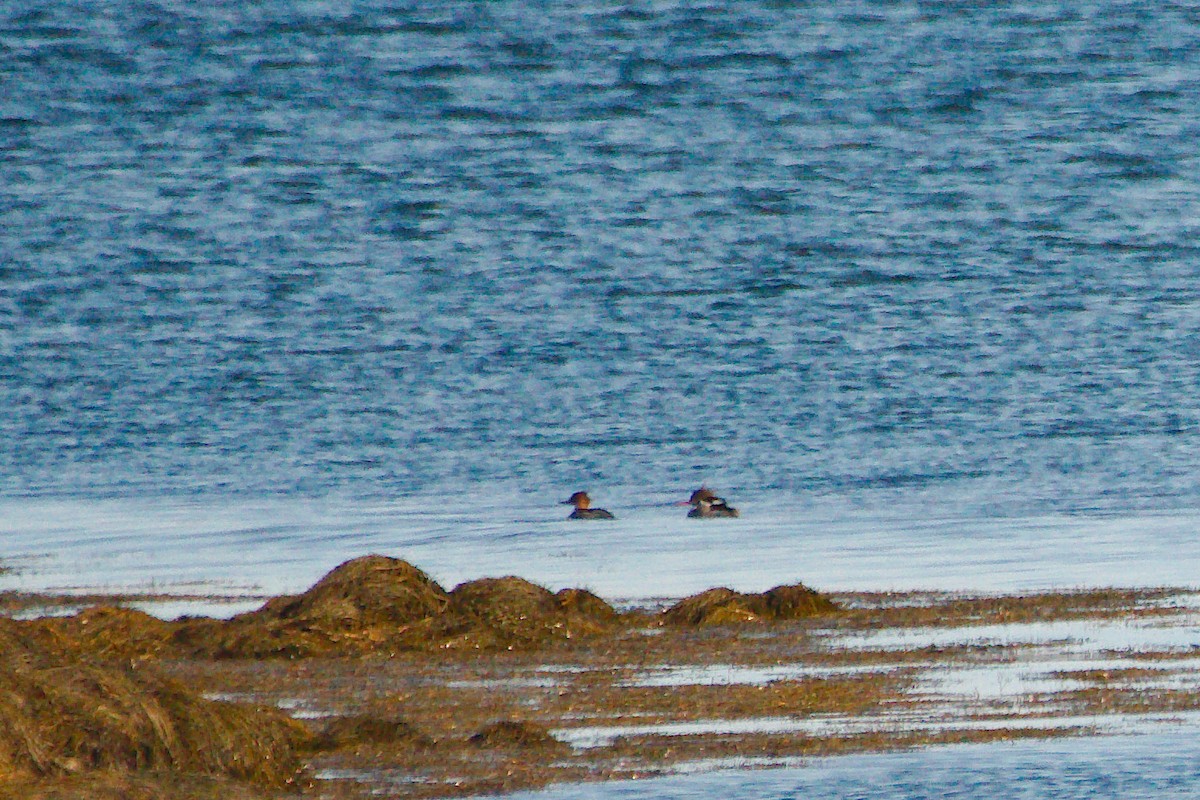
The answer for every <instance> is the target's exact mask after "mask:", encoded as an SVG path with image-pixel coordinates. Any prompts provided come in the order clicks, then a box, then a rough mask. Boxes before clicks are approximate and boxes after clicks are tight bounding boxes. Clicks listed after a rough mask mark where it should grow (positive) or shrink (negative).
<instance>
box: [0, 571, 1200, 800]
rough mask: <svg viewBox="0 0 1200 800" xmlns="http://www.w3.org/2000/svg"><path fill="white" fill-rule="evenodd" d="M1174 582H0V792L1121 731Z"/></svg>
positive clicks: (1198, 688)
mask: <svg viewBox="0 0 1200 800" xmlns="http://www.w3.org/2000/svg"><path fill="white" fill-rule="evenodd" d="M192 599H193V600H198V599H201V598H192ZM210 599H211V600H212V601H214V602H217V601H219V599H220V598H215V597H214V598H210ZM1198 600H1200V596H1198V595H1197V593H1196V592H1195V590H1193V589H1189V588H1145V589H1073V590H1070V591H1058V592H1041V593H1035V594H987V595H984V594H981V595H978V596H972V595H969V594H965V593H961V592H910V593H906V592H885V593H877V592H840V593H829V594H822V593H819V592H815V591H813V590H811V589H809V588H808V587H805V586H803V585H800V584H795V585H790V586H779V587H775V588H774V589H771V590H769V591H767V592H762V593H755V594H744V593H739V592H734V591H731V590H728V589H723V588H715V589H710V590H708V591H706V592H702V593H699V594H697V595H693V596H691V597H687V598H683V599H680V600H676V601H663V602H661V603H656V604H652V605H641V606H627V607H615V606H614V605H612V604H610V603H608V602H607V601H605V600H603V599H602V598H600V597H597V596H596V595H594V594H592V593H590V592H588V591H585V590H578V589H567V590H563V591H560V592H558V593H552V592H550V591H549V590H546V589H544V588H542V587H539V586H537V585H535V584H532V583H529V582H528V581H524V580H523V579H521V578H516V577H512V576H508V577H502V578H484V579H479V580H475V581H468V582H466V583H464V584H461V585H459V586H457V587H455V588H454V589H452V590H449V591H447V590H445V589H443V588H442V587H441V586H439V585H437V584H436V582H434V581H432V580H431V579H430V578H428V576H426V575H425V574H424V573H423V572H422V571H421V570H419V569H418V568H416V567H414V566H412V565H411V564H408V563H407V562H403V561H399V560H397V559H390V558H385V557H383V556H368V557H364V558H360V559H355V560H352V561H349V562H346V563H345V564H343V565H341V566H340V567H338V568H337V569H335V570H333V571H332V572H330V573H329V574H328V575H327V576H326V577H325V578H323V579H322V580H321V581H319V582H318V583H317V584H315V585H314V586H313V587H312V588H310V589H309V590H308V591H306V592H304V593H302V594H299V595H294V596H286V597H275V598H269V599H266V601H265V603H263V604H262V606H261V608H257V609H255V610H253V611H249V612H246V613H243V614H238V615H236V616H234V617H232V618H230V619H214V618H208V617H181V618H179V619H174V620H166V619H162V618H160V616H156V615H155V614H152V613H147V611H146V610H147V609H148V610H150V611H154V610H155V608H156V606H157V605H158V604H161V608H172V607H173V606H172V605H171V604H173V603H177V602H178V598H173V597H168V596H156V595H147V596H139V595H135V594H121V595H111V596H105V595H102V594H99V595H90V596H88V597H86V598H81V597H79V596H75V595H70V594H63V595H57V596H40V595H35V594H20V593H8V594H6V595H5V596H3V597H2V598H0V607H2V608H3V609H4V610H5V614H6V615H7V616H8V617H10V618H9V619H5V620H0V622H3V625H2V626H0V637H3V639H4V644H5V646H4V647H3V648H0V652H2V653H4V654H5V656H6V658H4V659H2V660H3V662H4V664H3V668H4V669H5V670H6V671H7V672H8V673H11V674H10V675H7V676H6V681H5V683H4V685H6V686H9V687H13V688H11V689H8V690H7V691H8V692H9V693H10V694H11V695H12V697H10V698H9V700H10V701H11V702H10V703H8V704H7V708H9V709H10V711H7V712H5V713H6V714H7V715H8V716H9V717H11V719H8V720H7V722H8V723H9V724H7V725H5V726H4V728H5V730H4V732H0V744H2V745H3V746H2V747H0V775H3V776H4V777H5V781H4V785H5V786H6V787H9V788H6V789H4V790H0V796H11V797H50V796H54V797H106V796H132V797H137V796H147V797H150V796H154V797H178V798H201V797H218V796H222V797H224V796H235V797H236V796H258V797H263V796H276V795H278V796H286V795H291V796H302V797H328V798H357V797H364V798H365V797H378V796H389V797H406V798H426V797H465V796H473V795H484V794H497V793H505V792H511V791H518V790H523V789H532V788H538V787H543V786H549V785H553V784H564V783H575V782H585V781H598V780H615V779H631V778H643V777H649V776H658V775H670V774H676V773H682V772H696V771H706V770H718V769H730V768H735V769H737V768H740V769H749V768H765V767H771V766H794V765H796V764H798V763H803V760H804V759H806V758H812V757H815V756H828V755H836V754H844V753H852V752H860V753H861V752H878V751H888V750H897V749H906V748H914V747H921V746H925V745H932V744H941V743H954V742H992V741H999V740H1015V739H1022V738H1042V737H1058V736H1082V735H1105V734H1107V733H1112V732H1128V731H1137V730H1143V729H1147V728H1152V727H1153V726H1155V725H1160V724H1164V723H1168V722H1171V721H1177V720H1186V719H1189V718H1191V717H1192V716H1200V714H1198V712H1200V642H1197V623H1198V622H1200V602H1198ZM56 609H58V610H60V611H61V613H57V612H56ZM12 617H18V619H13V618H12ZM196 752H203V753H206V754H208V755H207V756H206V758H203V759H197V758H195V757H194V756H193V755H190V754H193V753H196Z"/></svg>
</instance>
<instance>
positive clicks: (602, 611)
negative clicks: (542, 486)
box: [172, 556, 617, 658]
mask: <svg viewBox="0 0 1200 800" xmlns="http://www.w3.org/2000/svg"><path fill="white" fill-rule="evenodd" d="M616 619H617V613H616V612H615V611H614V610H613V608H612V606H610V605H609V604H608V603H606V602H604V601H603V600H601V599H600V598H599V597H597V596H596V595H594V594H592V593H591V592H587V591H584V590H582V589H567V590H563V591H561V592H559V593H558V594H557V595H555V594H552V593H551V592H550V591H548V590H547V589H544V588H542V587H540V586H536V585H535V584H532V583H530V582H529V581H527V580H524V579H522V578H515V577H507V578H484V579H481V580H476V581H469V582H467V583H464V584H462V585H461V586H459V587H457V588H456V589H454V591H452V592H449V593H447V592H446V591H445V590H444V589H442V587H441V586H439V585H438V584H437V583H435V582H434V581H433V580H432V579H430V578H429V577H428V576H427V575H426V574H425V573H424V572H422V571H421V570H419V569H417V568H416V567H414V566H412V565H411V564H409V563H407V562H405V561H401V560H399V559H394V558H387V557H385V556H366V557H364V558H358V559H354V560H353V561H347V562H346V563H345V564H342V565H341V566H339V567H338V568H336V569H334V570H333V571H332V572H330V573H329V574H328V575H326V576H325V577H324V578H322V579H321V580H320V581H319V582H317V583H316V584H315V585H314V586H313V587H312V588H311V589H309V590H308V591H307V592H304V593H303V594H300V595H295V596H291V597H280V598H276V599H274V600H271V601H269V602H268V603H266V604H265V605H264V606H263V607H262V608H260V609H258V610H257V611H252V612H250V613H248V614H241V615H239V616H237V617H234V618H233V619H231V620H228V621H222V620H203V619H196V620H188V621H186V622H185V623H181V624H180V625H179V626H178V627H177V628H176V629H175V631H174V633H173V634H172V643H173V645H175V646H177V647H178V648H179V650H180V651H181V652H182V653H184V654H187V655H192V656H210V657H217V658H227V657H232V658H267V657H274V656H283V657H290V658H300V657H306V656H315V655H331V654H338V655H354V654H366V653H378V652H389V651H398V650H431V649H437V648H443V647H450V648H456V647H458V648H478V649H517V648H526V647H531V646H536V645H538V644H541V643H543V642H546V641H549V640H554V639H563V640H566V639H572V638H574V637H577V636H585V635H590V634H594V633H598V632H601V631H604V630H608V629H609V628H610V627H611V625H612V624H613V623H614V622H615V621H616Z"/></svg>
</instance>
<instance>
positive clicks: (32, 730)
mask: <svg viewBox="0 0 1200 800" xmlns="http://www.w3.org/2000/svg"><path fill="white" fill-rule="evenodd" d="M309 739H310V734H308V733H307V731H306V730H305V728H304V727H303V726H302V725H301V724H300V723H298V722H296V721H294V720H291V719H289V718H288V717H287V716H286V715H284V714H283V713H282V712H279V711H275V710H271V709H261V708H255V707H251V706H242V705H234V704H229V703H221V702H215V701H210V700H205V699H204V698H201V697H199V696H198V695H196V694H194V693H192V692H190V691H188V690H187V689H185V688H184V687H183V686H182V685H180V684H178V683H176V682H174V681H171V680H168V679H166V678H163V677H161V676H159V675H157V674H156V673H155V672H153V671H152V670H148V669H146V668H145V667H137V666H134V665H131V664H130V663H129V662H124V663H119V662H116V661H105V660H101V659H95V658H93V657H91V656H90V655H89V654H87V653H86V652H85V651H83V650H82V649H81V647H80V645H79V643H78V642H77V641H74V640H72V639H71V638H70V637H69V636H65V635H63V634H62V633H61V632H60V631H56V630H55V629H53V628H50V627H46V626H38V625H30V624H28V623H22V622H15V621H12V620H7V619H0V783H7V782H11V783H14V784H15V783H17V782H19V781H22V780H31V779H32V780H36V779H41V778H57V777H62V776H72V775H76V776H79V775H90V774H103V775H105V776H108V777H109V778H111V776H113V775H150V774H155V775H157V774H164V773H165V774H169V775H174V776H189V775H191V776H204V777H209V778H211V777H213V776H216V777H220V778H222V779H230V780H234V781H240V782H246V783H250V784H254V785H257V786H262V787H269V786H277V787H278V786H283V785H285V784H287V783H288V782H289V781H291V780H292V779H294V777H295V776H296V774H297V772H298V770H299V768H300V758H299V755H298V752H299V750H300V748H302V747H304V746H306V745H307V743H308V741H309ZM107 779H108V778H106V780H107Z"/></svg>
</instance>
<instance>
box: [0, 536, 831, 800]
mask: <svg viewBox="0 0 1200 800" xmlns="http://www.w3.org/2000/svg"><path fill="white" fill-rule="evenodd" d="M796 591H803V592H805V593H810V594H811V595H812V596H813V597H816V596H817V595H816V593H812V592H809V590H807V589H803V587H796ZM776 594H779V592H776ZM734 595H735V593H730V595H729V596H728V597H723V598H722V601H721V602H717V601H714V600H712V599H711V598H710V599H708V600H705V601H704V602H703V605H704V607H705V609H707V611H704V612H701V611H696V610H692V611H687V612H686V613H685V612H682V611H680V610H679V609H678V608H674V609H668V610H667V611H666V612H664V613H662V614H659V615H657V617H656V616H655V615H648V614H645V613H628V614H619V613H618V612H617V611H616V610H614V609H613V607H612V606H611V605H609V604H608V603H607V602H605V601H604V600H602V599H601V598H599V597H597V596H595V595H594V594H592V593H590V592H587V591H585V590H582V589H567V590H563V591H560V592H557V593H553V592H550V591H549V590H547V589H545V588H543V587H540V586H537V585H535V584H533V583H530V582H529V581H526V580H524V579H522V578H518V577H514V576H508V577H501V578H483V579H480V580H474V581H469V582H466V583H463V584H461V585H459V586H457V587H455V588H454V589H452V590H449V591H447V590H446V589H444V588H443V587H441V586H439V585H438V584H437V583H436V582H435V581H433V580H432V579H430V578H429V577H428V576H427V575H426V574H425V573H424V572H422V571H421V570H420V569H418V568H416V567H414V566H413V565H411V564H408V563H407V562H404V561H401V560H398V559H393V558H387V557H384V556H366V557H364V558H359V559H355V560H353V561H349V562H347V563H345V564H342V565H341V566H339V567H337V568H336V569H334V570H332V571H331V572H330V573H329V574H328V575H326V576H325V577H324V578H322V579H321V580H320V581H318V582H317V583H316V584H315V585H314V586H313V587H312V588H310V589H309V590H308V591H306V592H304V593H302V594H300V595H296V596H289V597H277V598H273V599H270V600H268V601H267V602H266V603H264V605H263V606H262V607H261V608H259V609H258V610H255V611H252V612H249V613H246V614H242V615H239V616H236V617H233V618H231V619H229V620H218V619H208V618H192V619H181V620H178V621H164V620H161V619H158V618H156V617H154V616H151V615H150V614H147V613H144V612H142V611H138V610H134V609H131V608H125V607H121V606H118V605H96V606H93V607H89V608H86V609H85V610H83V611H80V612H78V613H76V614H73V615H70V616H63V617H45V618H39V619H32V620H26V621H17V620H13V619H5V618H0V687H3V688H0V777H2V778H3V779H4V780H3V786H4V787H6V788H0V796H13V797H17V796H20V797H36V796H39V795H42V794H46V795H47V796H49V795H54V796H75V795H79V796H105V795H113V796H130V797H136V796H139V795H143V794H144V795H146V796H154V795H155V794H156V793H157V792H158V789H159V788H160V783H161V782H162V781H164V780H167V781H169V782H170V783H172V785H184V784H186V785H187V787H188V788H187V789H186V790H183V789H178V788H177V789H176V790H174V791H173V792H172V794H173V796H184V797H191V796H195V797H207V796H210V795H211V796H237V795H238V794H239V792H242V791H250V790H251V789H252V790H253V791H257V792H263V791H268V792H270V791H277V790H282V789H286V788H295V787H297V786H299V785H300V784H301V783H303V782H304V780H305V778H304V776H303V772H304V764H305V763H306V760H308V759H310V758H311V757H312V755H313V754H314V753H320V752H324V751H344V750H347V749H349V750H351V751H353V752H362V751H363V750H364V749H367V750H369V749H370V748H372V747H387V748H389V749H392V750H397V749H399V750H403V751H414V752H418V753H424V752H428V751H431V749H433V748H435V747H436V748H439V749H440V750H441V751H442V752H443V753H444V752H445V751H446V750H447V748H448V747H449V745H447V744H446V743H445V742H441V743H437V742H435V740H434V739H432V738H430V737H429V736H428V735H427V734H426V733H424V732H422V731H420V730H418V729H416V728H415V727H414V726H412V725H411V724H409V723H408V722H406V721H405V720H403V719H396V718H388V717H386V716H384V717H381V716H369V717H362V716H359V717H354V716H346V717H339V718H338V719H336V720H334V721H333V722H331V723H330V724H328V725H318V724H311V723H310V724H304V723H301V722H298V721H296V720H295V719H293V718H291V717H289V716H288V715H286V714H284V713H283V712H281V711H279V710H277V709H274V708H265V707H262V706H257V705H253V704H246V703H241V702H220V701H214V700H209V699H205V698H204V697H203V696H201V695H200V694H199V693H198V692H196V691H195V690H194V689H191V688H187V687H186V684H185V682H182V681H179V680H174V679H171V678H169V677H166V676H165V675H164V672H163V667H164V665H171V664H176V665H177V664H178V663H181V662H184V661H189V662H191V663H194V664H196V663H201V662H214V661H215V662H221V661H228V660H256V659H290V660H295V659H315V658H318V657H324V658H330V657H333V658H347V657H350V658H364V657H379V656H394V655H395V654H397V653H429V652H439V653H480V652H485V653H486V652H510V651H539V650H545V649H546V648H553V647H555V646H557V645H569V644H571V643H574V642H579V641H586V640H591V639H596V638H600V637H604V636H611V635H613V634H614V633H616V632H618V631H620V630H623V629H628V628H630V627H631V626H641V625H646V624H674V625H679V624H691V623H695V624H700V623H704V622H710V623H711V622H712V621H713V619H714V616H715V615H719V614H720V613H721V611H720V609H722V608H733V607H737V608H738V609H743V608H744V609H745V611H744V612H739V613H738V614H737V615H735V616H738V618H739V619H740V621H743V622H748V621H751V617H753V618H754V619H761V620H766V619H770V618H783V617H795V616H800V615H803V614H806V613H816V612H815V609H817V608H818V606H817V605H811V604H810V606H807V607H805V608H803V609H802V608H800V607H799V606H798V605H795V604H792V605H788V604H787V603H779V602H775V601H772V600H766V599H761V598H760V599H759V600H758V601H756V600H755V599H754V597H753V596H749V595H745V596H743V595H736V596H734ZM772 597H774V595H772ZM89 599H98V598H89ZM123 599H127V598H122V597H114V598H111V600H115V601H121V600H123ZM21 600H22V598H16V597H10V598H9V603H8V604H7V605H8V606H9V607H12V608H17V607H21V606H22V605H24V607H26V608H34V607H37V605H36V603H35V601H34V599H32V598H23V600H24V601H26V602H24V603H22V602H21ZM37 602H40V603H42V604H43V606H51V605H53V604H54V603H55V602H59V603H62V602H70V603H72V604H74V603H79V602H80V598H65V597H59V598H49V597H47V598H40V599H37ZM751 607H753V609H755V610H754V611H753V612H751V611H749V609H751ZM820 608H821V610H826V611H827V610H831V609H832V608H833V605H832V604H826V605H824V606H820ZM731 613H732V612H731ZM727 616H728V614H727ZM731 618H732V617H731ZM175 671H176V672H177V673H178V674H179V676H180V677H182V678H184V679H185V680H186V679H187V678H188V671H187V670H179V669H178V668H176V669H175ZM463 742H465V743H466V744H467V745H469V746H470V747H471V748H473V749H476V750H478V749H484V750H496V749H499V750H501V751H513V750H519V751H521V752H523V753H528V752H529V751H530V750H531V749H537V750H545V751H556V750H557V751H560V752H561V751H562V749H563V748H564V747H565V745H563V744H562V743H561V742H559V741H557V740H555V739H554V738H553V737H552V736H551V735H550V734H549V733H548V731H547V730H545V729H544V728H541V727H539V726H538V725H536V724H535V723H532V722H528V721H519V720H508V719H505V720H490V721H487V722H486V723H484V722H481V724H480V725H479V727H478V729H477V730H475V731H474V732H473V733H471V735H470V736H469V737H467V738H466V739H464V740H463V741H460V742H458V744H457V745H455V747H458V746H459V745H463ZM450 749H453V748H450ZM180 781H182V782H183V783H182V784H180V783H179V782H180ZM180 792H182V794H179V793H180Z"/></svg>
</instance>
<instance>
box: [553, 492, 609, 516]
mask: <svg viewBox="0 0 1200 800" xmlns="http://www.w3.org/2000/svg"><path fill="white" fill-rule="evenodd" d="M562 505H564V506H575V510H574V511H572V512H571V514H570V516H568V517H567V519H616V517H614V516H613V515H612V514H610V513H608V512H607V511H605V510H604V509H603V508H592V507H591V505H592V498H590V497H588V493H587V492H576V493H575V494H573V495H571V496H570V497H568V498H567V499H566V500H563V501H562Z"/></svg>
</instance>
